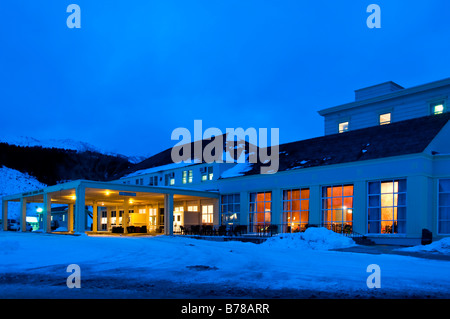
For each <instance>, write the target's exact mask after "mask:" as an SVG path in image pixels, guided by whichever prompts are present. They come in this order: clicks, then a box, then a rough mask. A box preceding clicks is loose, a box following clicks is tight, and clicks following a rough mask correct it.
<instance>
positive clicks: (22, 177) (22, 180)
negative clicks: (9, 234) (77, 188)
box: [0, 166, 47, 218]
mask: <svg viewBox="0 0 450 319" xmlns="http://www.w3.org/2000/svg"><path fill="white" fill-rule="evenodd" d="M43 187H47V185H45V184H42V183H41V182H39V181H38V180H37V179H36V178H35V177H33V176H30V175H28V174H24V173H21V172H19V171H17V170H15V169H11V168H7V167H4V166H3V167H0V198H1V197H3V196H6V195H11V194H18V193H24V192H28V191H32V190H36V189H39V188H43ZM8 207H9V209H8V213H9V217H11V218H17V217H18V215H19V203H13V202H11V203H9V205H8ZM1 211H2V207H1V206H0V212H1ZM0 216H2V215H0ZM0 218H1V217H0Z"/></svg>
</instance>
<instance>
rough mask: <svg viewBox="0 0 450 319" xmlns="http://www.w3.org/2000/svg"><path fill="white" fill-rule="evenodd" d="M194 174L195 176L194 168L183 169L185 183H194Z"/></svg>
mask: <svg viewBox="0 0 450 319" xmlns="http://www.w3.org/2000/svg"><path fill="white" fill-rule="evenodd" d="M192 176H193V175H192V170H188V171H183V176H182V182H183V184H186V183H192ZM171 185H172V184H171Z"/></svg>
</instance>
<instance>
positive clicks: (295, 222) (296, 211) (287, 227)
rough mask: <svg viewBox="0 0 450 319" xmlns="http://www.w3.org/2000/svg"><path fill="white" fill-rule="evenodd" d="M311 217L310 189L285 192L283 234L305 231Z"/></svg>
mask: <svg viewBox="0 0 450 319" xmlns="http://www.w3.org/2000/svg"><path fill="white" fill-rule="evenodd" d="M308 215H309V188H302V189H289V190H284V191H283V223H284V225H283V232H287V233H295V232H300V231H305V228H306V224H307V223H308Z"/></svg>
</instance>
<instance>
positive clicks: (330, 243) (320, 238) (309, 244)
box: [262, 227, 356, 250]
mask: <svg viewBox="0 0 450 319" xmlns="http://www.w3.org/2000/svg"><path fill="white" fill-rule="evenodd" d="M262 245H266V246H269V247H275V248H280V249H285V248H288V249H313V250H329V249H339V248H346V247H352V246H356V244H355V242H354V241H353V239H351V238H348V237H345V236H343V235H341V234H338V233H335V232H333V231H331V230H328V229H326V228H324V227H310V228H308V229H306V231H305V232H304V233H292V234H279V235H277V236H274V237H271V238H269V239H268V240H267V241H266V242H264V243H263V244H262Z"/></svg>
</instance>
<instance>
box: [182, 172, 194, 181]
mask: <svg viewBox="0 0 450 319" xmlns="http://www.w3.org/2000/svg"><path fill="white" fill-rule="evenodd" d="M192 178H193V173H192V170H191V169H190V170H188V171H183V175H182V182H183V184H186V183H192Z"/></svg>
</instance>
